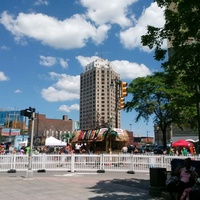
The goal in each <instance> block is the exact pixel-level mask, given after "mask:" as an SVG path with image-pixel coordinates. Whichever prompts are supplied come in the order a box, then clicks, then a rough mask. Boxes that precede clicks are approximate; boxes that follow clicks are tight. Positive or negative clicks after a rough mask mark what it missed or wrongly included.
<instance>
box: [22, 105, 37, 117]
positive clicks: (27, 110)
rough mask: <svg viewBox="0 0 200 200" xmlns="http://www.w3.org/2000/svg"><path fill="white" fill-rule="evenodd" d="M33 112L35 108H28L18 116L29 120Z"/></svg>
mask: <svg viewBox="0 0 200 200" xmlns="http://www.w3.org/2000/svg"><path fill="white" fill-rule="evenodd" d="M33 112H35V108H31V107H29V108H28V109H25V110H21V111H20V115H21V116H25V117H28V118H29V119H30V118H31V117H32V114H33Z"/></svg>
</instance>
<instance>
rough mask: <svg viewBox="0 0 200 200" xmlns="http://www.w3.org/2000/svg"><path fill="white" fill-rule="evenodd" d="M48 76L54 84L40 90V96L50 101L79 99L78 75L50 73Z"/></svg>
mask: <svg viewBox="0 0 200 200" xmlns="http://www.w3.org/2000/svg"><path fill="white" fill-rule="evenodd" d="M50 77H51V78H52V79H53V80H55V81H56V83H55V84H53V85H52V86H49V87H48V88H44V89H42V91H41V94H42V97H43V98H44V99H45V100H47V101H50V102H56V101H69V100H75V99H79V98H80V96H79V93H80V91H79V89H80V76H79V75H78V76H70V75H67V74H57V73H54V72H51V73H50Z"/></svg>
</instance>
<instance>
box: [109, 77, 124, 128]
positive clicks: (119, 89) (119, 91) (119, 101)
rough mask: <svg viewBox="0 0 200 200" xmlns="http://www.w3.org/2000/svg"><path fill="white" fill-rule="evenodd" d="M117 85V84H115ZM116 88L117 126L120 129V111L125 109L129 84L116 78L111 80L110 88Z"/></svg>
mask: <svg viewBox="0 0 200 200" xmlns="http://www.w3.org/2000/svg"><path fill="white" fill-rule="evenodd" d="M114 83H115V84H114ZM114 86H115V125H116V128H118V111H119V110H121V109H123V108H124V104H125V103H124V97H126V96H127V88H126V87H127V83H126V82H122V81H120V80H119V79H117V78H115V79H112V80H111V84H110V87H111V88H114Z"/></svg>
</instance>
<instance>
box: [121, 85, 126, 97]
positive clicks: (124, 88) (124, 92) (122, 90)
mask: <svg viewBox="0 0 200 200" xmlns="http://www.w3.org/2000/svg"><path fill="white" fill-rule="evenodd" d="M126 96H127V83H126V82H121V97H126Z"/></svg>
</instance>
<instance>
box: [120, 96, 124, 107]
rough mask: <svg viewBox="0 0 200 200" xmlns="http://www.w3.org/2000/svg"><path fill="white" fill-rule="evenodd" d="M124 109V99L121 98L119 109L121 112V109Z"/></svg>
mask: <svg viewBox="0 0 200 200" xmlns="http://www.w3.org/2000/svg"><path fill="white" fill-rule="evenodd" d="M123 108H124V98H123V97H121V98H120V99H119V109H120V110H121V109H123Z"/></svg>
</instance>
